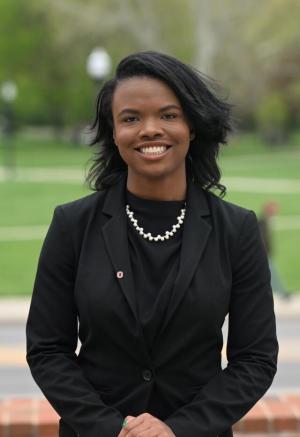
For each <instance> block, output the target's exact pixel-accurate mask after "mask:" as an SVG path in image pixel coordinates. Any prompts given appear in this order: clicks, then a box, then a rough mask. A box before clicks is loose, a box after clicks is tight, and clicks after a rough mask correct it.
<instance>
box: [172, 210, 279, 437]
mask: <svg viewBox="0 0 300 437" xmlns="http://www.w3.org/2000/svg"><path fill="white" fill-rule="evenodd" d="M232 264H233V265H232V270H233V278H232V291H231V300H230V308H229V330H228V343H227V360H228V364H227V367H226V368H225V369H224V370H220V372H219V373H217V374H216V375H215V376H214V377H213V378H212V379H211V380H210V381H208V383H207V384H206V385H205V386H204V387H203V388H202V389H201V391H200V392H199V393H198V394H197V395H196V396H195V398H194V399H193V400H192V401H191V402H190V403H189V404H187V405H185V406H183V407H182V408H180V409H179V410H177V411H176V412H175V413H174V414H173V415H172V416H170V417H169V418H168V419H167V420H166V423H167V424H168V425H169V426H170V428H171V429H172V430H173V431H174V433H175V435H176V437H204V436H205V437H215V436H216V435H219V434H221V433H222V432H224V431H226V430H228V429H230V428H231V426H232V425H233V424H234V423H235V422H237V421H238V420H239V419H240V418H241V417H242V416H244V415H245V414H246V413H247V412H248V411H249V410H250V409H251V408H252V406H253V405H254V404H255V403H256V402H257V401H258V400H259V399H260V398H261V397H262V396H263V394H264V393H265V392H266V390H267V389H268V388H269V386H270V385H271V383H272V380H273V378H274V375H275V373H276V364H277V354H278V343H277V338H276V327H275V316H274V309H273V295H272V290H271V286H270V272H269V267H268V260H267V257H266V253H265V250H264V247H263V244H262V240H261V237H260V234H259V228H258V223H257V219H256V216H255V214H254V213H253V212H252V211H249V212H248V213H247V215H246V217H245V219H244V222H243V224H242V227H241V231H240V234H239V238H238V239H237V243H236V249H235V258H234V260H233V263H232Z"/></svg>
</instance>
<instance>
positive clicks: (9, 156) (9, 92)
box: [0, 81, 18, 175]
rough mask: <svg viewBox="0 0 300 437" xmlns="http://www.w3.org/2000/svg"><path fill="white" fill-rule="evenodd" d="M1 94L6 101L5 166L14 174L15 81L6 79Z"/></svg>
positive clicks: (10, 173)
mask: <svg viewBox="0 0 300 437" xmlns="http://www.w3.org/2000/svg"><path fill="white" fill-rule="evenodd" d="M0 95H1V98H2V100H3V102H4V106H3V116H4V117H3V118H4V128H3V133H4V136H5V145H4V159H3V161H4V167H5V168H6V170H7V173H8V174H9V175H12V174H13V172H14V170H15V167H16V150H15V143H14V134H15V112H14V107H13V104H14V101H15V100H16V98H17V95H18V88H17V85H16V84H15V82H13V81H6V82H3V83H2V84H1V86H0Z"/></svg>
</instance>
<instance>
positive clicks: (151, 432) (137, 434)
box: [118, 413, 176, 437]
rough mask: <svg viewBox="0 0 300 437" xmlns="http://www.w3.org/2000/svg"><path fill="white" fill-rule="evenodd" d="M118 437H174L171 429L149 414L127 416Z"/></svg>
mask: <svg viewBox="0 0 300 437" xmlns="http://www.w3.org/2000/svg"><path fill="white" fill-rule="evenodd" d="M125 421H126V422H125V425H124V426H123V428H122V430H121V432H120V433H119V435H118V437H176V436H175V434H174V433H173V431H172V430H171V428H169V427H168V425H166V424H165V423H164V422H162V421H161V420H159V419H157V417H154V416H152V415H151V414H149V413H144V414H140V415H139V416H137V417H133V416H127V417H126V418H125Z"/></svg>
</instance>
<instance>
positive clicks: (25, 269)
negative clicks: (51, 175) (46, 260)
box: [0, 135, 300, 295]
mask: <svg viewBox="0 0 300 437" xmlns="http://www.w3.org/2000/svg"><path fill="white" fill-rule="evenodd" d="M298 137H299V135H298ZM298 139H300V138H298ZM5 153H6V149H5V145H3V144H1V143H0V166H1V165H3V164H4V163H5V160H6V155H5ZM90 156H91V149H89V148H88V147H74V146H72V145H70V144H69V143H67V142H64V143H54V142H51V141H43V142H41V141H37V140H32V141H30V140H28V139H26V140H24V139H22V138H18V139H17V140H16V154H15V158H16V159H15V160H16V163H17V166H18V167H19V168H29V167H30V168H31V167H52V168H58V169H59V168H70V169H74V168H75V169H78V170H80V169H82V168H84V167H86V163H87V161H88V159H89V157H90ZM220 165H221V168H222V174H223V176H224V178H225V179H226V177H233V176H237V177H253V178H254V177H258V178H274V179H276V178H283V179H287V178H288V179H295V180H296V179H297V180H298V183H299V180H300V147H299V146H297V145H296V143H295V144H293V145H290V146H285V147H282V148H279V147H277V148H275V149H270V148H266V147H265V146H264V145H263V144H262V143H261V141H260V140H259V139H257V138H256V137H255V136H249V135H247V136H246V135H245V136H243V137H240V138H235V139H233V141H232V146H228V147H225V148H224V149H223V151H222V154H221V158H220ZM88 193H89V190H88V188H87V187H86V186H84V185H83V184H81V183H80V182H78V184H76V183H63V182H53V183H52V182H51V183H50V182H38V183H37V182H35V183H34V182H16V181H14V180H13V179H12V180H10V181H6V182H0V199H1V214H0V227H6V226H12V227H13V226H35V225H44V226H48V225H49V222H50V220H51V217H52V214H53V209H54V207H55V206H56V205H58V204H61V203H65V202H68V201H71V200H74V199H76V198H79V197H82V196H84V195H86V194H88ZM225 199H226V200H228V201H230V202H233V203H237V204H239V205H242V206H244V207H246V208H249V209H253V210H254V211H256V213H258V214H259V212H260V209H261V206H262V204H263V203H264V202H265V201H267V200H274V201H276V202H277V203H278V205H279V214H280V215H288V216H295V215H297V216H300V201H299V193H297V194H278V193H272V194H270V195H269V194H263V193H252V192H250V193H248V192H247V193H246V192H245V193H240V192H235V191H231V190H228V195H227V196H226V197H225ZM41 245H42V240H34V241H5V242H4V241H0V271H1V282H0V295H29V294H30V293H31V290H32V284H33V280H34V275H35V271H36V264H37V259H38V254H39V251H40V248H41ZM298 247H300V231H299V230H298V229H297V230H284V231H276V232H274V249H275V262H276V264H277V267H278V270H279V272H280V274H281V276H282V280H283V282H284V284H285V285H286V287H287V288H288V289H289V290H291V291H299V290H300V270H299V268H298V253H296V250H297V252H298Z"/></svg>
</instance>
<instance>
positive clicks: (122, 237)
mask: <svg viewBox="0 0 300 437" xmlns="http://www.w3.org/2000/svg"><path fill="white" fill-rule="evenodd" d="M125 189H126V177H125V176H124V177H123V176H122V178H121V180H120V181H119V182H117V183H116V184H115V185H113V186H112V187H111V188H110V189H109V190H108V192H107V196H106V199H105V203H104V206H103V213H104V214H107V215H109V216H111V219H110V220H108V221H107V222H106V223H105V224H104V226H103V227H102V233H103V237H104V241H105V245H106V249H107V251H108V254H109V256H110V259H111V262H112V265H113V268H114V273H115V277H116V280H117V281H118V282H119V284H120V287H121V290H122V291H123V293H124V295H125V297H126V300H127V302H128V304H129V306H130V308H131V310H132V313H133V315H134V317H135V319H136V320H138V318H137V308H136V299H135V294H134V280H133V275H132V270H131V264H130V257H129V250H128V237H127V215H126V211H125Z"/></svg>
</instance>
